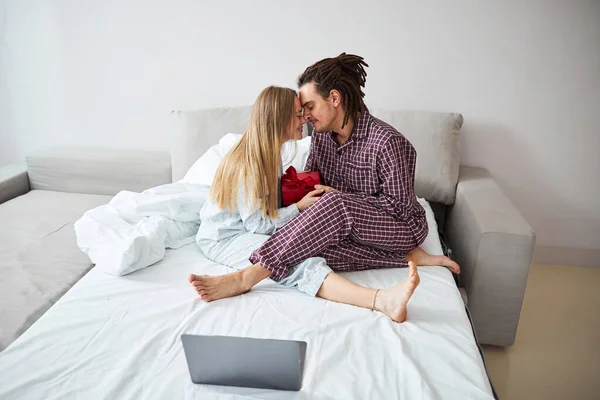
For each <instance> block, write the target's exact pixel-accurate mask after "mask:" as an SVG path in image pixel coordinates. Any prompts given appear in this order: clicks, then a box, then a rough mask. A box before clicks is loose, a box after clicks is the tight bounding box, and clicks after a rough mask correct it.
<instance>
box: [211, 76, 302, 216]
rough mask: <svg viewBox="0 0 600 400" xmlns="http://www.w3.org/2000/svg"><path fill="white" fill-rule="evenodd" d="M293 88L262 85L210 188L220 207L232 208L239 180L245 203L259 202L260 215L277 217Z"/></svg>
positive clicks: (290, 120) (290, 119)
mask: <svg viewBox="0 0 600 400" xmlns="http://www.w3.org/2000/svg"><path fill="white" fill-rule="evenodd" d="M297 96H298V95H297V93H296V92H295V91H294V90H293V89H289V88H283V87H278V86H269V87H267V88H265V89H264V90H263V91H262V92H260V94H259V95H258V97H257V98H256V101H255V103H254V107H253V108H252V113H251V115H250V122H249V123H248V127H247V128H246V130H245V131H244V134H243V135H242V138H241V139H240V141H239V142H238V143H237V144H236V145H235V146H234V147H233V148H232V149H231V150H230V151H229V152H228V153H227V154H226V155H225V157H224V158H223V160H222V161H221V163H220V164H219V168H218V169H217V173H216V175H215V179H214V181H213V185H212V187H211V189H210V196H211V198H212V199H213V201H214V202H215V203H216V204H217V206H219V208H221V209H228V210H231V211H233V210H235V208H236V200H237V195H238V189H239V186H240V182H242V181H243V182H244V183H245V190H246V199H247V200H248V206H255V205H256V204H257V202H259V203H260V208H261V211H262V215H263V217H266V216H269V217H271V218H277V209H278V206H279V186H278V185H279V168H280V167H281V148H282V146H283V143H284V142H285V140H286V139H285V136H286V134H287V132H288V131H289V129H290V127H291V126H292V119H293V118H294V115H295V114H296V110H295V108H296V105H295V103H294V98H295V97H297Z"/></svg>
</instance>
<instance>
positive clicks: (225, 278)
mask: <svg viewBox="0 0 600 400" xmlns="http://www.w3.org/2000/svg"><path fill="white" fill-rule="evenodd" d="M188 280H189V281H190V283H191V284H192V286H193V287H194V289H195V290H196V293H198V295H199V296H200V298H201V299H202V300H204V301H207V302H210V301H214V300H218V299H224V298H226V297H233V296H237V295H240V294H242V293H246V292H247V291H249V290H250V289H251V287H246V286H244V282H243V276H242V271H235V272H232V273H230V274H226V275H219V276H209V275H194V274H190V276H189V277H188Z"/></svg>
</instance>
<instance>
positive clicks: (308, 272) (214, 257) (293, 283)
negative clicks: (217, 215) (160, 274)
mask: <svg viewBox="0 0 600 400" xmlns="http://www.w3.org/2000/svg"><path fill="white" fill-rule="evenodd" d="M267 239H269V236H268V235H260V234H257V233H250V232H244V233H240V234H237V235H235V236H232V237H229V238H226V239H222V240H219V241H215V240H210V239H199V240H197V241H196V243H198V246H199V247H200V250H202V253H204V255H205V256H206V257H207V258H208V259H210V260H211V261H214V262H216V263H219V264H223V265H225V266H227V267H230V268H233V269H237V270H239V269H243V268H246V267H249V266H250V265H251V263H250V261H248V259H249V258H250V255H251V254H252V252H253V251H254V250H256V249H258V248H260V247H261V246H262V244H263V243H264V242H265V241H266V240H267ZM330 272H332V270H331V268H329V266H327V262H326V261H325V259H324V258H321V257H312V258H309V259H307V260H306V261H304V262H302V263H300V264H298V265H296V266H294V267H293V268H292V269H290V273H289V275H288V276H287V277H285V278H284V279H282V280H281V281H279V282H278V283H279V284H281V285H284V286H289V287H295V288H297V289H298V290H300V291H301V292H303V293H306V294H308V295H310V296H316V295H317V292H318V291H319V288H320V287H321V285H322V284H323V281H324V280H325V277H326V276H327V275H328V274H329V273H330Z"/></svg>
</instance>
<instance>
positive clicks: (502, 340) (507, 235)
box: [446, 167, 535, 346]
mask: <svg viewBox="0 0 600 400" xmlns="http://www.w3.org/2000/svg"><path fill="white" fill-rule="evenodd" d="M446 232H447V239H448V243H449V245H450V248H451V249H452V254H453V258H454V260H455V261H456V262H457V263H458V264H459V265H460V267H461V282H462V284H464V286H465V288H466V290H467V295H468V298H469V303H468V304H469V310H470V311H471V315H472V317H473V325H474V327H475V330H476V332H477V336H478V337H479V339H480V341H481V343H484V344H494V345H499V346H510V345H512V344H513V343H514V340H515V335H516V331H517V324H518V322H519V316H520V313H521V306H522V304H523V296H524V293H525V286H526V283H527V276H528V274H529V266H530V264H531V258H532V255H533V246H534V244H535V234H534V232H533V229H532V228H531V226H530V225H529V224H528V223H527V221H525V219H524V218H523V216H522V215H521V214H520V213H519V211H518V210H517V208H516V207H515V206H514V205H513V203H512V202H511V201H510V200H509V199H508V197H506V195H504V193H503V192H502V190H501V189H500V187H499V186H498V184H497V183H496V182H495V181H494V179H493V178H492V177H491V176H490V174H489V173H488V172H487V171H486V170H485V169H482V168H470V167H461V168H460V174H459V179H458V185H457V188H456V200H455V203H454V205H453V206H452V207H451V208H450V209H449V213H448V220H447V226H446Z"/></svg>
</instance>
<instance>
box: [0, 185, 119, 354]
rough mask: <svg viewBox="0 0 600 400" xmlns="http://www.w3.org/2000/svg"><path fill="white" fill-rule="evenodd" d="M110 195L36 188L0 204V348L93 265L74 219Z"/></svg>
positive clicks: (107, 199)
mask: <svg viewBox="0 0 600 400" xmlns="http://www.w3.org/2000/svg"><path fill="white" fill-rule="evenodd" d="M111 197H112V196H104V195H90V194H77V193H64V192H53V191H47V190H33V191H31V192H29V193H27V194H24V195H22V196H19V197H16V198H14V199H12V200H9V201H7V202H6V203H3V204H2V205H0V226H1V229H0V351H1V350H2V349H4V348H5V347H6V346H7V345H8V344H9V343H11V342H12V341H13V340H14V339H16V338H17V337H18V336H19V335H20V334H21V333H23V332H24V331H25V330H26V329H27V328H28V327H29V326H30V325H31V324H32V323H33V322H35V321H36V320H37V319H38V318H39V317H40V316H41V315H42V314H43V313H44V312H45V311H46V310H48V309H49V308H50V307H51V306H52V305H53V304H54V303H55V302H56V301H57V300H58V299H59V298H60V297H61V296H62V295H63V294H64V293H66V291H67V290H68V289H69V288H70V287H71V286H73V285H74V284H75V283H76V282H77V281H78V280H79V279H80V278H81V277H82V276H83V275H85V273H86V272H87V271H88V270H89V269H90V268H91V267H92V264H91V263H90V261H89V259H88V258H87V256H86V255H85V254H83V253H82V252H81V250H79V248H78V247H77V241H76V238H75V231H74V230H73V224H74V223H75V221H77V219H78V218H79V217H81V216H82V215H83V213H84V212H85V211H87V210H89V209H91V208H94V207H97V206H99V205H102V204H106V203H108V201H109V200H110V199H111Z"/></svg>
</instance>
